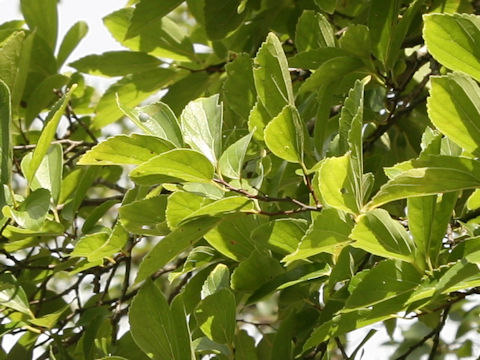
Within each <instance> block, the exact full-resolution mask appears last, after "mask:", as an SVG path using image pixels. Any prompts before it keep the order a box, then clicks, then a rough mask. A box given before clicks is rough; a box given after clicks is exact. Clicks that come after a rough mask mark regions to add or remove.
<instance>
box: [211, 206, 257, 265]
mask: <svg viewBox="0 0 480 360" xmlns="http://www.w3.org/2000/svg"><path fill="white" fill-rule="evenodd" d="M256 226H258V220H257V219H255V217H254V216H252V215H248V216H231V217H225V219H222V221H221V222H220V223H219V224H218V225H217V226H216V227H215V228H213V229H212V230H210V231H209V232H208V233H207V234H206V235H205V239H206V240H207V241H208V243H209V244H210V245H211V246H212V247H214V248H215V250H217V251H218V252H220V253H221V254H223V255H225V256H227V257H229V258H231V259H233V260H236V261H240V260H243V259H246V258H248V257H249V256H250V254H251V253H252V251H253V250H255V249H262V248H264V247H265V245H264V243H262V242H261V241H256V240H257V239H255V238H253V235H250V233H251V232H252V229H253V228H255V227H256Z"/></svg>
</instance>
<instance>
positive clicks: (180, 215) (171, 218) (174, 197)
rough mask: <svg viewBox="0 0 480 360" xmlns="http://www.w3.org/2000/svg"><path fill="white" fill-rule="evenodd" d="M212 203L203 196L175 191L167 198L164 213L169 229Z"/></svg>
mask: <svg viewBox="0 0 480 360" xmlns="http://www.w3.org/2000/svg"><path fill="white" fill-rule="evenodd" d="M210 202H212V201H211V200H210V199H208V198H205V197H203V196H200V195H197V194H192V193H189V192H184V191H176V192H174V193H173V194H171V195H170V196H169V197H168V203H167V210H166V212H165V215H166V218H167V223H168V226H169V228H170V229H174V228H176V227H177V226H178V224H179V223H180V222H181V221H182V220H183V219H185V218H186V217H187V216H189V215H190V214H191V213H192V212H194V211H197V210H198V209H200V208H201V207H203V206H205V205H207V204H209V203H210Z"/></svg>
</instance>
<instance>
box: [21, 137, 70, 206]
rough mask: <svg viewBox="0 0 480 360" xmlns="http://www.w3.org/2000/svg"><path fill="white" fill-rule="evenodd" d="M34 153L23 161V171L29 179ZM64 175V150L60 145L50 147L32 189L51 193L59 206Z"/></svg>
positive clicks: (31, 185)
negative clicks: (45, 190) (41, 189)
mask: <svg viewBox="0 0 480 360" xmlns="http://www.w3.org/2000/svg"><path fill="white" fill-rule="evenodd" d="M32 155H33V154H32V153H28V154H27V155H26V156H25V157H24V158H23V159H22V163H21V166H22V171H23V173H24V174H25V175H26V176H27V177H29V175H30V169H31V167H30V164H31V160H32ZM62 173H63V148H62V145H60V144H53V145H50V147H49V149H48V151H47V154H46V155H45V157H44V158H43V159H42V162H41V163H40V166H39V167H38V170H37V172H36V173H35V176H34V177H33V178H32V182H31V184H30V188H31V189H32V190H36V189H39V188H44V189H47V190H49V191H50V193H51V195H52V199H53V202H54V203H55V204H58V199H59V197H60V189H61V184H62Z"/></svg>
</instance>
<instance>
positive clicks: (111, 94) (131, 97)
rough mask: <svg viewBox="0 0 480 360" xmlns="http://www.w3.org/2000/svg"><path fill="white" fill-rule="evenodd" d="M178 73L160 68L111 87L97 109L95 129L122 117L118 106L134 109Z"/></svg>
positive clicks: (129, 77)
mask: <svg viewBox="0 0 480 360" xmlns="http://www.w3.org/2000/svg"><path fill="white" fill-rule="evenodd" d="M175 76H176V73H175V71H173V70H171V69H164V68H158V69H153V70H146V71H142V72H140V73H136V74H130V75H127V76H125V77H123V78H122V79H121V80H119V81H118V82H116V83H114V84H113V85H111V86H110V87H109V88H108V89H107V91H105V93H104V94H103V95H102V97H101V98H100V100H99V102H98V104H97V107H96V109H95V112H96V116H95V118H94V119H93V124H92V125H93V127H94V128H96V129H100V128H102V127H103V126H106V125H108V124H110V123H112V122H114V121H117V120H118V119H120V118H121V117H122V114H123V111H122V110H121V109H119V108H118V106H117V97H118V99H119V100H118V103H121V104H122V105H123V106H124V107H125V108H132V107H135V106H137V105H138V104H140V103H141V102H142V101H143V100H145V99H146V98H148V97H149V96H150V95H152V94H153V93H154V92H155V91H159V90H161V89H162V88H163V87H164V86H166V85H168V84H169V83H170V82H171V81H173V80H174V79H175Z"/></svg>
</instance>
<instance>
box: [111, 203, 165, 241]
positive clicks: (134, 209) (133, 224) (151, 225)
mask: <svg viewBox="0 0 480 360" xmlns="http://www.w3.org/2000/svg"><path fill="white" fill-rule="evenodd" d="M166 207H167V197H166V196H165V195H160V196H155V197H152V198H149V199H142V200H137V201H133V202H131V203H129V204H126V205H122V206H121V207H120V209H118V213H119V216H120V222H121V223H122V225H123V226H124V227H125V229H126V230H128V231H130V232H133V233H134V234H142V235H163V232H162V231H160V230H158V229H157V225H161V224H162V223H163V222H164V221H165V210H166Z"/></svg>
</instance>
